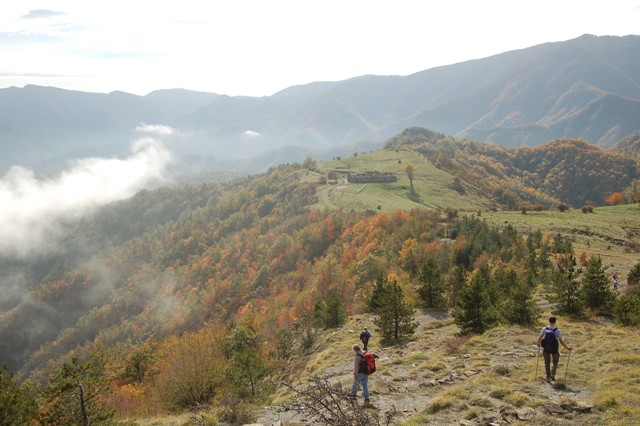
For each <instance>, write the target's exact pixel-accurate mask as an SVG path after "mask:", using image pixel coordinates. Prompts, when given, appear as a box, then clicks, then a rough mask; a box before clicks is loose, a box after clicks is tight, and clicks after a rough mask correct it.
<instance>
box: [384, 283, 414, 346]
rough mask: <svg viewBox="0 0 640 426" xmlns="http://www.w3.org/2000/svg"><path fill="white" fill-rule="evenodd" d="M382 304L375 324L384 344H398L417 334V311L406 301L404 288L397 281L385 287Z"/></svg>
mask: <svg viewBox="0 0 640 426" xmlns="http://www.w3.org/2000/svg"><path fill="white" fill-rule="evenodd" d="M381 302H382V305H381V306H380V307H379V309H378V318H376V319H375V320H374V324H375V325H376V326H377V327H378V331H379V332H380V335H381V336H382V343H383V344H391V343H395V342H398V341H399V340H400V339H401V338H402V337H405V336H409V335H412V334H413V333H414V332H415V330H416V328H417V327H418V323H417V322H415V317H414V315H415V309H414V308H413V306H412V305H411V304H410V303H408V302H406V301H405V300H404V296H403V292H402V288H400V286H399V285H398V282H397V281H396V280H393V281H391V282H390V283H387V284H386V285H384V289H383V295H382V298H381Z"/></svg>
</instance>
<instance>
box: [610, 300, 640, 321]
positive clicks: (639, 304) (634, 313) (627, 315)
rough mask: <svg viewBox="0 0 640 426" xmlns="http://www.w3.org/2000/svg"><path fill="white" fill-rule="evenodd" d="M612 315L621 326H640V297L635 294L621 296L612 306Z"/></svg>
mask: <svg viewBox="0 0 640 426" xmlns="http://www.w3.org/2000/svg"><path fill="white" fill-rule="evenodd" d="M613 315H614V316H615V317H616V321H618V322H619V323H620V324H622V325H627V326H635V325H640V297H639V296H638V295H636V294H633V293H632V294H623V295H622V296H620V297H618V298H617V299H616V302H615V304H614V305H613Z"/></svg>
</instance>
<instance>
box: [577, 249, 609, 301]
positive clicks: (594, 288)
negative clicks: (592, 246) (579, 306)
mask: <svg viewBox="0 0 640 426" xmlns="http://www.w3.org/2000/svg"><path fill="white" fill-rule="evenodd" d="M582 294H583V297H584V303H585V305H586V306H587V307H589V308H592V309H596V308H600V307H602V306H604V305H606V304H607V303H609V302H611V301H612V300H613V294H612V293H611V289H610V283H609V277H608V276H607V268H606V267H604V266H603V265H602V259H601V258H600V256H591V257H590V258H589V262H588V263H587V270H586V271H585V274H584V277H583V278H582Z"/></svg>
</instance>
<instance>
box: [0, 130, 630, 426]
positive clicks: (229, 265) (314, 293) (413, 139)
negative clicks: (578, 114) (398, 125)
mask: <svg viewBox="0 0 640 426" xmlns="http://www.w3.org/2000/svg"><path fill="white" fill-rule="evenodd" d="M400 146H402V147H403V148H407V147H411V148H412V149H415V150H416V151H418V152H421V153H422V155H424V156H425V157H426V159H425V158H424V157H420V156H416V158H422V159H423V160H424V161H426V160H428V161H432V162H433V163H434V164H436V165H438V167H441V168H442V169H444V170H447V171H448V172H449V173H451V174H452V175H455V176H459V179H460V180H463V181H465V182H467V183H468V184H471V183H473V184H474V185H486V189H487V190H488V191H492V193H493V194H494V196H495V197H496V199H498V198H499V197H497V195H499V194H500V189H501V188H503V187H501V186H500V185H501V184H503V183H504V182H511V183H513V182H517V181H520V182H521V184H520V186H516V185H515V184H513V186H511V187H509V190H511V191H513V192H514V193H516V194H517V196H518V197H522V198H523V199H527V198H526V196H527V194H528V193H531V194H534V198H533V199H535V200H541V199H542V200H544V199H548V200H553V199H554V198H553V197H554V196H557V197H560V196H561V195H562V196H566V197H570V196H571V193H570V191H569V188H568V187H563V185H564V184H568V183H567V182H569V180H570V179H572V178H573V176H575V175H576V173H578V172H580V173H582V172H583V170H582V168H581V167H580V166H576V164H583V165H584V164H593V167H590V168H589V170H590V171H591V173H596V172H597V173H602V172H603V171H606V170H609V167H610V166H611V165H612V164H615V165H616V167H615V169H616V170H617V169H620V170H621V173H622V171H624V172H625V173H626V174H624V175H622V174H620V175H615V176H617V177H618V179H621V180H623V182H622V183H621V182H618V184H617V185H615V186H614V185H613V183H612V182H613V178H610V177H605V176H603V180H604V181H605V182H604V183H602V184H601V185H600V187H599V188H598V189H597V191H601V192H598V194H601V193H603V192H602V191H604V192H606V191H609V190H617V189H619V188H622V189H625V188H626V187H627V186H629V185H624V183H626V182H627V180H628V182H629V184H630V183H631V181H632V180H633V179H634V178H635V177H636V174H635V173H636V170H635V168H634V167H635V160H630V158H629V157H628V156H627V157H623V156H621V155H619V154H616V153H609V152H603V151H601V150H599V149H597V148H594V147H592V146H589V145H588V144H586V143H584V142H580V141H557V142H555V143H550V144H549V145H547V146H546V147H544V148H540V149H536V148H526V149H517V150H506V149H504V148H497V147H493V146H489V145H481V144H475V143H471V142H466V141H462V142H459V141H455V140H453V139H451V138H446V137H443V136H442V135H438V134H434V133H433V132H429V131H426V130H424V129H410V130H408V131H406V132H404V133H403V134H401V135H400V136H398V138H396V139H395V140H392V141H390V142H389V144H388V147H389V148H390V149H391V148H393V147H400ZM549 151H551V152H553V153H554V155H553V156H551V155H550V156H548V157H547V156H546V153H547V152H549ZM391 152H393V149H391ZM563 153H566V155H564V157H561V156H560V155H561V154H563ZM569 154H573V155H569ZM572 158H573V159H575V158H578V159H581V160H580V161H583V163H572V162H571V159H572ZM396 162H397V161H396ZM561 164H563V165H565V166H566V170H567V171H569V170H573V172H572V173H573V176H572V177H563V179H560V180H558V179H559V178H558V176H561V177H562V176H565V174H566V172H563V173H564V174H563V173H561V172H560V171H559V170H560V165H561ZM311 169H313V170H311ZM584 172H585V173H586V171H584ZM611 173H614V171H613V170H611ZM511 174H513V175H514V176H518V177H517V178H510V177H509V176H510V175H511ZM310 177H311V178H310ZM318 177H322V174H320V173H318V172H317V167H316V164H315V162H313V161H308V162H305V165H304V167H303V165H300V164H293V165H287V166H281V167H278V168H274V169H271V170H270V171H269V172H267V173H265V174H263V175H256V176H252V177H250V178H248V179H244V180H238V181H235V182H233V183H227V184H202V185H194V186H185V187H183V188H176V189H159V190H154V191H143V192H141V193H139V194H137V195H136V196H135V197H133V198H131V199H129V200H125V201H121V202H117V203H114V204H112V205H110V206H107V207H105V208H103V209H101V210H99V211H97V212H96V213H95V214H94V215H93V216H91V217H89V218H87V219H85V220H83V221H82V222H80V223H78V224H76V225H75V226H74V227H73V228H70V229H69V230H68V233H67V234H66V236H65V237H64V239H63V240H62V241H61V242H60V243H59V244H58V247H60V249H59V250H58V251H57V252H56V253H55V254H48V255H47V254H43V255H41V256H39V257H38V258H35V259H21V260H18V259H8V258H7V259H3V260H2V266H3V270H4V271H7V275H6V276H5V278H4V280H5V283H11V284H12V285H11V286H9V285H7V286H6V288H10V289H11V291H10V292H9V293H10V295H8V296H3V299H2V305H1V306H0V309H1V311H0V320H1V321H0V340H1V341H2V342H3V345H2V346H1V347H0V362H2V363H4V362H6V363H8V366H9V369H10V370H12V371H14V372H16V376H15V378H16V379H17V381H19V382H20V383H29V382H31V381H33V383H35V385H34V386H40V387H42V389H44V390H42V391H41V392H40V393H39V394H38V395H39V396H38V398H37V399H36V401H37V408H35V405H36V402H33V403H32V405H29V404H27V405H29V406H28V407H26V408H24V410H23V411H24V413H27V414H25V415H29V416H32V417H35V418H38V419H39V421H40V422H41V423H43V424H48V423H47V421H48V420H47V419H51V418H58V419H59V418H61V416H62V417H64V416H67V417H66V418H68V419H69V420H68V423H63V424H73V422H74V417H73V416H77V415H78V412H77V409H78V404H77V399H74V398H76V396H77V394H75V393H74V392H75V391H74V389H75V387H74V386H76V385H73V384H74V383H75V384H77V383H82V384H84V385H85V388H86V389H87V392H88V395H89V396H90V398H89V399H88V400H87V405H86V407H85V408H87V407H88V408H89V409H90V412H91V413H92V415H93V416H95V417H93V419H94V420H97V419H99V418H105V419H107V418H110V417H112V415H115V418H116V419H126V418H129V419H131V418H138V417H145V416H158V415H163V414H164V413H167V412H168V411H170V412H182V411H185V410H188V409H189V408H191V407H194V406H196V405H198V404H212V407H213V408H212V410H213V411H215V410H218V409H220V410H222V411H223V413H222V414H219V415H220V416H221V417H224V418H226V419H230V418H234V419H235V420H231V421H232V422H233V421H239V420H238V419H240V418H242V419H244V420H251V419H252V415H251V414H250V413H251V412H252V411H251V410H252V409H250V408H249V407H250V406H256V405H261V404H264V403H265V402H267V401H268V400H269V395H270V394H271V393H272V391H273V389H272V387H271V386H272V385H271V384H270V383H271V381H270V380H271V379H282V378H283V377H287V376H288V371H290V369H291V368H293V369H294V370H295V369H296V368H304V366H305V365H306V362H307V361H308V359H309V353H310V350H311V349H312V348H314V347H315V346H314V345H315V344H316V342H317V339H318V336H319V333H320V332H321V330H324V329H330V328H335V327H339V326H340V325H341V324H343V323H344V321H345V319H346V318H347V316H353V315H356V314H361V313H363V312H368V313H371V314H372V315H376V316H377V317H379V318H380V320H379V321H380V322H377V323H376V324H377V326H378V327H379V329H380V330H381V331H380V337H381V338H382V339H383V341H384V342H385V344H387V345H395V344H398V343H401V342H404V341H406V340H407V339H411V335H412V333H413V332H414V331H415V326H412V321H411V316H412V315H413V314H412V313H413V312H415V311H414V308H415V307H419V308H421V309H423V308H424V309H451V310H452V312H454V317H455V319H456V324H457V326H458V327H459V330H460V332H461V333H463V334H468V333H482V332H484V331H485V330H487V329H490V328H492V327H494V326H496V325H498V324H512V323H517V324H521V325H522V326H531V325H532V324H536V323H537V318H538V315H539V313H540V311H539V310H538V307H537V304H536V303H535V301H536V299H535V298H534V297H536V294H538V293H537V292H538V291H540V292H542V293H543V294H544V295H545V297H548V298H549V299H550V300H552V301H554V303H557V304H558V305H559V306H560V307H561V311H562V312H566V313H568V314H575V315H580V314H585V315H589V314H590V312H592V310H600V309H603V310H606V311H609V312H610V311H611V310H612V309H613V310H614V312H615V313H616V316H617V317H618V318H620V319H622V320H625V321H627V322H628V323H629V324H632V323H635V322H636V321H638V322H640V317H638V316H637V315H636V314H635V313H634V312H635V311H634V310H633V309H636V308H634V307H635V306H640V302H637V298H635V296H634V297H633V298H630V299H628V300H627V299H624V300H625V303H627V302H628V303H629V305H628V306H630V307H627V308H625V306H627V305H624V306H622V307H617V308H616V307H614V297H613V295H611V293H610V291H608V285H609V282H608V281H607V278H608V277H607V276H606V275H603V274H604V271H606V265H603V264H602V261H601V260H599V259H600V258H599V257H598V256H596V255H592V256H587V255H585V256H583V258H582V259H580V261H581V262H583V264H584V265H585V266H586V265H590V266H589V267H590V268H591V269H590V271H591V272H585V274H584V275H581V273H576V272H575V270H574V269H572V268H573V267H575V265H576V255H577V254H576V253H574V250H573V246H572V240H571V239H569V238H567V237H566V236H562V235H559V234H558V235H555V234H551V233H549V232H546V231H545V230H544V229H536V230H532V231H531V232H529V233H528V235H524V234H522V233H520V232H519V231H518V230H517V229H516V228H514V227H513V226H511V225H509V224H504V223H500V224H499V225H498V226H494V225H490V224H489V223H487V222H486V221H485V220H483V218H482V213H481V212H474V213H470V212H466V213H465V212H461V211H458V210H457V209H451V208H448V209H446V207H447V206H443V209H426V208H414V209H411V210H395V211H387V212H375V211H373V210H371V209H356V208H354V209H351V210H347V209H342V210H322V209H318V208H315V207H314V206H317V201H318V196H317V194H318V190H320V189H322V188H323V187H326V186H330V185H332V184H331V183H330V179H329V178H328V176H327V178H326V179H318ZM554 177H555V178H554ZM509 179H511V180H509ZM554 179H556V180H554ZM531 182H542V185H543V186H544V185H547V186H545V189H546V190H548V191H549V193H550V194H553V195H552V196H551V195H546V194H545V193H544V192H543V191H542V190H538V189H537V188H529V187H528V186H527V185H525V184H529V183H531ZM546 182H548V183H546ZM336 185H337V183H336ZM592 185H593V183H592ZM607 185H611V189H609V187H607ZM618 185H619V186H618ZM383 187H384V185H381V186H380V188H381V189H384V188H383ZM520 188H521V189H520ZM527 188H528V189H527ZM552 189H554V190H555V192H552V191H551V190H552ZM583 189H584V190H586V189H587V188H586V187H585V188H582V187H581V189H580V190H575V191H574V192H575V193H579V192H580V191H581V190H583ZM589 189H590V190H591V191H594V190H593V188H589ZM502 191H503V192H502V194H504V193H505V192H506V190H504V189H502ZM594 193H596V192H589V194H594ZM496 194H497V195H496ZM407 196H411V194H410V193H409V194H408V195H407ZM460 196H464V194H460ZM535 197H538V198H535ZM545 197H546V198H545ZM582 197H583V198H584V197H587V196H586V195H582ZM568 199H569V200H576V198H575V197H574V198H568ZM586 200H587V198H584V201H583V200H582V199H580V198H578V199H577V200H576V202H577V203H582V202H586ZM503 205H504V206H509V203H508V202H504V203H503ZM578 205H579V204H578ZM554 208H555V207H554ZM592 217H596V216H595V215H594V216H592ZM594 220H595V219H594ZM626 226H628V227H629V228H628V229H632V228H633V229H635V227H636V226H637V225H635V222H633V221H631V222H629V223H628V224H627V225H626ZM628 238H629V241H630V244H629V245H628V249H629V250H634V247H637V241H635V239H636V238H637V236H636V234H635V233H632V234H629V236H628ZM631 243H633V244H631ZM629 269H631V268H630V267H629ZM602 276H604V281H603V279H602ZM630 276H631V274H630ZM7 277H9V278H7ZM577 277H580V279H579V280H578V278H577ZM585 277H587V278H585ZM598 277H599V278H598ZM596 278H597V279H598V280H599V281H598V280H596ZM549 283H557V284H558V285H557V286H554V285H550V284H549ZM567 283H569V284H571V285H576V286H583V287H584V288H585V289H586V290H582V289H578V287H576V288H574V289H573V290H572V291H571V292H570V295H569V296H567V293H566V292H562V291H559V290H558V289H559V288H560V287H561V284H562V285H564V284H567ZM576 283H577V284H576ZM583 283H584V284H583ZM603 285H604V286H605V287H606V291H604V290H603V288H604V287H603ZM563 288H564V287H563ZM580 288H582V287H580ZM603 291H604V292H603ZM391 295H393V297H391ZM594 295H595V296H594ZM387 300H396V301H397V303H398V305H397V306H386V305H385V301H387ZM616 306H617V305H616ZM398 308H401V309H400V311H398V310H397V309H398ZM394 309H396V310H394ZM616 309H618V310H616ZM389 312H395V313H397V312H403V314H402V315H404V318H403V321H404V322H403V324H404V326H403V328H402V329H396V330H393V329H389V328H388V327H389V324H393V321H389V318H388V317H386V315H387V314H388V313H389ZM478 312H480V314H478ZM629 313H630V314H629ZM622 314H625V315H626V314H629V316H623V315H622ZM634 315H635V316H634ZM385 318H387V319H385ZM52 374H53V375H52ZM9 375H10V373H8V372H6V371H5V372H3V373H2V374H0V376H2V377H5V378H6V377H7V376H9ZM69 383H71V384H72V385H69ZM25 386H27V385H26V384H25ZM29 386H31V385H29ZM29 389H33V388H31V387H26V388H24V389H22V391H20V392H23V391H24V392H26V393H27V394H28V393H29V392H30V391H29ZM20 392H18V391H16V394H17V395H19V396H20V398H22V399H24V400H25V401H31V400H29V398H28V396H25V395H23V393H24V392H23V393H20ZM61 395H64V397H62V396H61ZM74 395H75V396H74ZM74 407H75V408H74ZM216 407H217V408H216ZM220 407H227V408H228V409H231V411H230V412H229V411H227V412H225V411H224V409H223V408H220ZM229 407H231V408H229ZM74 410H75V411H74ZM70 413H71V414H70ZM73 413H75V414H73ZM243 413H244V414H243ZM247 413H249V414H247ZM225 416H227V417H225ZM234 416H235V417H234ZM243 416H244V417H243ZM76 419H77V418H76Z"/></svg>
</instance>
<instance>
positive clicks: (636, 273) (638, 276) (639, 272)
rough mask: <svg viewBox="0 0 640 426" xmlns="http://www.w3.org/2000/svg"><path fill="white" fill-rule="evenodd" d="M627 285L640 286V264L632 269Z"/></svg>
mask: <svg viewBox="0 0 640 426" xmlns="http://www.w3.org/2000/svg"><path fill="white" fill-rule="evenodd" d="M627 284H629V285H634V286H635V285H637V284H640V262H638V263H636V264H635V265H633V268H631V271H629V275H628V276H627Z"/></svg>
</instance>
